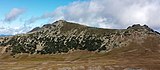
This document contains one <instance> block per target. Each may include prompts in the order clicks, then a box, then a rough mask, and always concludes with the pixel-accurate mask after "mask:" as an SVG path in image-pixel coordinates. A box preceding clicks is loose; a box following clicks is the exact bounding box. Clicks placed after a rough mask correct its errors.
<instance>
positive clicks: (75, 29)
mask: <svg viewBox="0 0 160 70" xmlns="http://www.w3.org/2000/svg"><path fill="white" fill-rule="evenodd" d="M150 35H152V36H157V37H159V35H160V34H159V33H158V32H156V31H154V30H152V29H151V28H149V27H148V26H146V25H144V26H141V25H133V26H130V27H128V28H127V29H102V28H95V27H87V26H84V25H79V24H75V23H71V22H67V21H64V20H59V21H56V22H54V23H53V24H46V25H44V26H42V27H37V28H34V29H33V30H31V31H30V32H28V33H27V34H21V35H15V36H12V37H3V38H1V42H0V45H1V46H8V48H7V49H6V52H11V54H12V55H15V54H18V53H29V54H56V53H67V52H69V51H74V50H88V51H94V52H102V51H103V52H108V51H110V50H112V49H113V48H118V47H125V46H127V45H128V44H129V43H130V42H138V43H143V40H144V39H145V38H146V37H147V36H150Z"/></svg>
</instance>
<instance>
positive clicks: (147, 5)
mask: <svg viewBox="0 0 160 70" xmlns="http://www.w3.org/2000/svg"><path fill="white" fill-rule="evenodd" d="M159 11H160V1H159V0H101V1H100V0H90V1H84V2H79V1H78V2H74V3H72V4H70V5H68V6H63V7H59V8H57V9H56V10H55V11H54V12H53V13H54V15H53V14H52V15H53V20H56V19H60V18H61V19H65V20H69V21H76V22H80V23H84V24H86V25H90V26H95V27H103V28H126V27H127V26H129V25H132V24H135V23H139V24H147V25H149V26H151V27H152V28H154V29H158V28H160V16H158V15H160V13H159Z"/></svg>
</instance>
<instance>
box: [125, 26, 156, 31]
mask: <svg viewBox="0 0 160 70" xmlns="http://www.w3.org/2000/svg"><path fill="white" fill-rule="evenodd" d="M127 29H128V30H136V31H137V30H138V31H149V32H155V31H154V30H153V29H151V28H150V27H149V26H147V25H140V24H134V25H132V26H129V27H128V28H127Z"/></svg>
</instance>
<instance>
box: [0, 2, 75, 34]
mask: <svg viewBox="0 0 160 70" xmlns="http://www.w3.org/2000/svg"><path fill="white" fill-rule="evenodd" d="M74 1H75V0H1V2H0V12H1V13H0V20H1V22H0V24H1V26H0V28H5V30H2V29H1V30H0V32H1V33H0V34H16V33H19V32H18V30H20V28H21V27H24V24H25V23H26V22H25V21H26V20H28V19H30V18H31V17H36V16H40V15H42V14H44V13H48V12H52V11H54V10H55V9H56V8H57V7H59V6H65V5H68V4H70V3H72V2H74ZM13 9H19V10H23V11H24V12H23V13H21V14H17V16H18V17H16V19H14V20H12V21H9V22H8V21H6V22H4V21H3V20H4V19H5V17H6V15H7V14H9V13H10V12H11V11H12V10H13ZM45 21H47V20H40V21H39V22H36V23H34V24H31V25H30V28H29V29H27V30H26V29H24V32H26V31H28V30H30V29H31V28H34V27H36V26H40V25H43V24H44V23H46V22H45ZM14 29H15V31H14ZM16 29H17V30H16ZM9 30H13V31H9ZM25 30H26V31H25ZM20 33H21V32H20Z"/></svg>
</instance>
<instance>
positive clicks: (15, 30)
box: [0, 26, 31, 35]
mask: <svg viewBox="0 0 160 70" xmlns="http://www.w3.org/2000/svg"><path fill="white" fill-rule="evenodd" d="M30 29H31V27H27V26H23V27H1V28H0V34H3V35H15V34H21V33H25V32H27V31H29V30H30Z"/></svg>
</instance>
